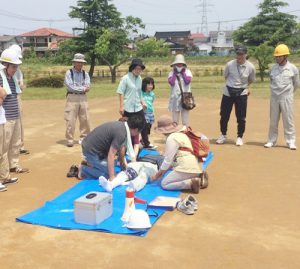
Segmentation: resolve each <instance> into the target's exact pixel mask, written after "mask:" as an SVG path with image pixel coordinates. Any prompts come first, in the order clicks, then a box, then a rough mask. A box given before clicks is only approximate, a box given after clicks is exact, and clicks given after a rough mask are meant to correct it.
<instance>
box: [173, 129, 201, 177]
mask: <svg viewBox="0 0 300 269" xmlns="http://www.w3.org/2000/svg"><path fill="white" fill-rule="evenodd" d="M170 138H171V139H174V140H175V141H176V142H177V143H178V144H179V145H180V147H187V148H190V149H193V148H192V144H191V141H190V139H189V138H188V137H187V135H185V134H183V133H172V134H171V135H170ZM172 166H173V167H174V170H175V171H178V172H184V173H201V172H202V168H201V163H199V162H198V159H197V157H195V156H194V155H193V154H192V153H190V152H188V151H183V150H178V151H177V153H176V155H175V157H174V161H173V164H172Z"/></svg>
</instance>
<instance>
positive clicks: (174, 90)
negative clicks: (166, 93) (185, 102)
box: [168, 54, 193, 126]
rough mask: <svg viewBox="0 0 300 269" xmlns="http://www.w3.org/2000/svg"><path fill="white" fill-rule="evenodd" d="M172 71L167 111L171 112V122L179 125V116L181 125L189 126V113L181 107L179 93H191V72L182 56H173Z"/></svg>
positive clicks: (169, 77)
mask: <svg viewBox="0 0 300 269" xmlns="http://www.w3.org/2000/svg"><path fill="white" fill-rule="evenodd" d="M171 67H172V71H171V72H170V73H169V76H168V82H169V84H170V86H171V94H170V101H169V111H170V112H172V118H173V122H176V123H177V124H179V117H180V114H181V120H182V124H183V125H185V126H189V111H188V110H186V109H184V108H182V106H181V91H180V84H181V88H182V91H183V92H191V81H192V77H193V75H192V72H191V71H190V70H189V69H188V68H187V65H186V63H185V60H184V56H183V55H182V54H178V55H176V56H175V60H174V62H173V63H172V64H171Z"/></svg>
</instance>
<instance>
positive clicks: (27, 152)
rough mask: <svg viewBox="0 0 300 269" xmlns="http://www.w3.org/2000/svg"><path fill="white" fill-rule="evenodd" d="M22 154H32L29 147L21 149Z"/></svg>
mask: <svg viewBox="0 0 300 269" xmlns="http://www.w3.org/2000/svg"><path fill="white" fill-rule="evenodd" d="M20 154H24V155H27V154H30V152H29V150H27V149H20Z"/></svg>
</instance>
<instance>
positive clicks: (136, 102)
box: [117, 72, 143, 112]
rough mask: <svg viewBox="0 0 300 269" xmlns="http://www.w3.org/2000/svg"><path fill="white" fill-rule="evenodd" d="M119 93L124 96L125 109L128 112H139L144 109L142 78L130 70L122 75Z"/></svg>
mask: <svg viewBox="0 0 300 269" xmlns="http://www.w3.org/2000/svg"><path fill="white" fill-rule="evenodd" d="M117 93H118V94H121V95H123V97H124V110H125V111H127V112H138V111H141V110H142V109H143V106H142V104H141V99H142V78H141V76H138V77H136V76H135V75H133V74H132V73H131V72H128V74H126V75H125V76H123V77H122V79H121V81H120V83H119V87H118V89H117Z"/></svg>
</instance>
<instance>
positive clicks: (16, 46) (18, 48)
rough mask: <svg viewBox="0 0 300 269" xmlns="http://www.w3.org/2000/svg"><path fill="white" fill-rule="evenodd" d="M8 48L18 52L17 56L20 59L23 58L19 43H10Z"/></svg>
mask: <svg viewBox="0 0 300 269" xmlns="http://www.w3.org/2000/svg"><path fill="white" fill-rule="evenodd" d="M9 49H12V50H14V51H15V52H16V53H17V54H18V57H19V58H20V59H22V58H23V56H22V49H21V47H20V46H19V45H17V44H13V45H11V46H10V47H9Z"/></svg>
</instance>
